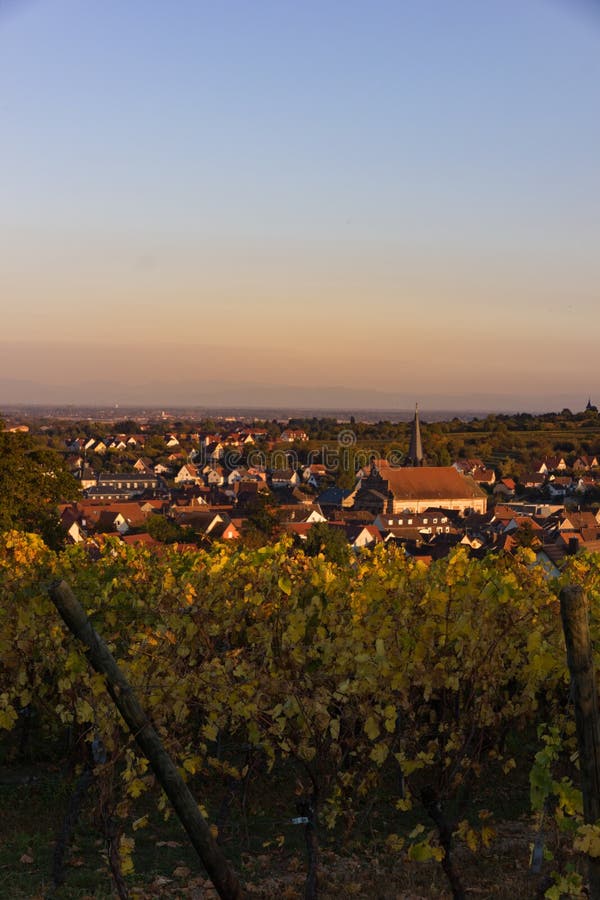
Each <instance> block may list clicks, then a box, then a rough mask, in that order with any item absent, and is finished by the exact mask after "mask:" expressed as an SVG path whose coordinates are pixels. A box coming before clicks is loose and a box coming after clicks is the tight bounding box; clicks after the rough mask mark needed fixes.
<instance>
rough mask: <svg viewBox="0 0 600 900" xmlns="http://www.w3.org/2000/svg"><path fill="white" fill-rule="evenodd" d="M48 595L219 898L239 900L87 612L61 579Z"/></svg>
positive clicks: (188, 795)
mask: <svg viewBox="0 0 600 900" xmlns="http://www.w3.org/2000/svg"><path fill="white" fill-rule="evenodd" d="M49 593H50V597H51V598H52V601H53V603H54V605H55V606H56V608H57V610H58V611H59V613H60V615H61V616H62V618H63V619H64V621H65V623H66V625H67V626H68V628H69V629H70V631H72V632H73V634H74V635H75V637H77V638H79V640H80V641H81V642H82V643H83V644H84V645H85V648H86V650H85V653H86V656H87V658H88V660H89V662H90V663H91V665H92V666H93V668H94V669H95V670H96V671H97V672H100V673H101V674H102V675H104V676H105V677H106V688H107V690H108V692H109V694H110V696H111V697H112V699H113V700H114V702H115V705H116V706H117V708H118V710H119V712H120V713H121V715H122V717H123V719H124V720H125V722H126V723H127V726H128V728H129V730H130V731H131V733H132V735H133V736H134V738H135V740H136V742H137V744H138V745H139V747H140V749H141V750H142V752H143V753H144V755H145V756H146V757H147V759H148V761H149V763H150V765H151V767H152V769H153V771H154V774H155V775H156V777H157V779H158V781H159V782H160V785H161V787H162V788H163V790H164V792H165V794H166V795H167V797H168V798H169V800H170V801H171V803H172V804H173V808H174V809H175V812H176V813H177V816H178V817H179V820H180V822H181V824H182V825H183V827H184V828H185V830H186V831H187V833H188V835H189V838H190V840H191V842H192V844H193V846H194V849H195V850H196V852H197V853H198V856H199V857H200V859H201V861H202V864H203V865H204V868H205V869H206V871H207V873H208V876H209V878H210V879H211V881H212V883H213V884H214V886H215V888H216V890H217V893H218V894H219V897H221V898H222V900H241V898H242V897H243V892H242V888H241V886H240V883H239V881H238V879H237V876H236V874H235V872H234V871H233V869H232V868H231V867H230V865H229V863H228V862H227V859H226V858H225V856H224V855H223V853H222V851H221V848H220V847H219V846H218V844H217V843H216V841H215V840H214V838H213V836H212V834H211V833H210V829H209V826H208V824H207V823H206V822H205V820H204V819H203V817H202V815H201V813H200V810H199V809H198V804H197V802H196V800H195V799H194V797H193V796H192V794H191V792H190V790H189V788H188V786H187V785H186V783H185V781H184V780H183V778H182V777H181V775H180V773H179V770H178V769H177V766H176V765H175V763H174V762H173V760H172V759H171V757H170V756H169V754H168V753H167V751H166V750H165V748H164V747H163V745H162V741H161V740H160V737H159V736H158V734H157V732H156V730H155V729H154V727H153V726H152V725H151V723H150V721H149V720H148V717H147V716H146V713H145V712H144V710H143V708H142V706H141V705H140V703H139V701H138V699H137V697H136V695H135V693H134V691H133V688H132V687H131V685H130V684H129V682H128V681H127V679H126V678H125V676H124V675H123V673H122V672H121V670H120V668H119V666H118V665H117V663H116V661H115V659H114V657H113V656H112V654H111V652H110V650H109V649H108V647H107V646H106V644H105V642H104V641H103V640H102V638H101V637H100V636H99V635H98V634H97V632H96V631H95V630H94V628H93V627H92V624H91V622H90V620H89V619H88V617H87V615H86V613H85V610H84V609H83V607H82V606H81V604H80V603H79V601H78V600H77V598H76V597H75V595H74V594H73V592H72V590H71V588H70V587H69V585H68V584H67V583H66V582H65V581H60V582H58V583H56V584H54V585H52V586H51V587H50V590H49Z"/></svg>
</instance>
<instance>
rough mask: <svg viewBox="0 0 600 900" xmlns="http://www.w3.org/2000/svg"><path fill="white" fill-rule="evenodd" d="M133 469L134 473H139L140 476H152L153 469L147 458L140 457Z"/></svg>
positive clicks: (150, 461)
mask: <svg viewBox="0 0 600 900" xmlns="http://www.w3.org/2000/svg"><path fill="white" fill-rule="evenodd" d="M133 468H134V470H135V471H136V472H141V474H142V475H153V474H154V468H153V466H152V460H151V459H149V458H148V457H147V456H140V457H139V459H137V460H136V461H135V462H134V464H133Z"/></svg>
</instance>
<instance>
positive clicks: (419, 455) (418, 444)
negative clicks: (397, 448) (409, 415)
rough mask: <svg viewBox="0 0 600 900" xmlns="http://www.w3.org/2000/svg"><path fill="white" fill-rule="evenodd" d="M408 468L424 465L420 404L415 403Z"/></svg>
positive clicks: (407, 459)
mask: <svg viewBox="0 0 600 900" xmlns="http://www.w3.org/2000/svg"><path fill="white" fill-rule="evenodd" d="M406 464H407V465H408V466H422V465H423V444H422V441H421V425H420V424H419V404H418V403H415V417H414V419H413V423H412V429H411V432H410V446H409V448H408V455H407V457H406Z"/></svg>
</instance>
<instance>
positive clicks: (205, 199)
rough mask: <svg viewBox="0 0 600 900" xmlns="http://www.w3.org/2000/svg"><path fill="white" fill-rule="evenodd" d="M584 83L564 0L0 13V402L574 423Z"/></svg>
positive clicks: (578, 389)
mask: <svg viewBox="0 0 600 900" xmlns="http://www.w3.org/2000/svg"><path fill="white" fill-rule="evenodd" d="M24 60H26V64H24ZM599 84H600V14H598V12H597V11H595V10H594V8H593V7H592V6H590V5H588V4H586V3H577V2H573V3H567V2H561V0H530V2H528V3H525V4H524V3H522V2H517V0H507V2H502V3H500V2H492V3H487V4H482V3H481V2H477V0H456V2H454V3H452V4H440V3H439V2H437V0H435V2H434V0H422V2H420V3H418V4H414V3H402V2H400V3H398V2H395V0H394V2H392V0H376V2H375V3H374V4H369V5H363V4H358V3H354V2H350V3H347V2H342V0H331V2H328V3H325V4H323V3H317V2H316V0H307V2H306V3H303V4H294V3H289V2H286V0H284V2H275V0H264V2H261V3H260V4H258V5H254V4H251V5H248V4H243V3H241V2H239V0H232V2H231V3H229V4H216V5H215V4H209V3H203V2H192V0H181V2H180V3H178V4H177V5H176V6H173V5H164V4H155V3H149V4H148V3H145V2H142V0H131V2H129V3H127V4H123V3H120V2H117V0H105V2H103V3H102V4H91V5H90V4H85V5H82V4H80V3H77V2H76V0H56V2H54V3H52V4H49V3H43V2H41V0H27V2H20V3H12V4H11V3H9V4H7V5H4V6H3V7H2V9H0V105H1V108H2V119H3V133H4V137H3V141H2V142H1V143H0V162H1V163H2V166H1V168H0V171H1V172H2V175H0V188H1V195H0V196H1V197H2V202H1V204H0V296H1V297H2V323H1V330H0V403H3V402H4V403H7V402H16V403H20V402H30V403H31V402H45V398H48V397H52V398H56V400H52V401H51V402H58V401H60V402H66V403H68V402H82V401H83V402H87V403H106V402H114V403H117V402H119V403H126V402H129V400H133V401H134V402H135V403H138V402H146V403H150V402H153V403H156V404H158V405H160V404H162V403H168V404H177V403H183V404H187V403H188V402H189V399H190V398H192V397H194V396H196V395H197V394H198V392H199V391H200V392H201V393H202V396H201V399H200V402H201V403H206V402H213V400H214V402H216V404H217V405H218V404H221V403H226V404H227V405H229V403H230V402H231V401H233V402H235V399H236V397H239V398H241V400H242V401H243V404H248V403H252V404H254V405H259V406H260V405H265V404H268V405H272V404H273V402H275V401H276V402H277V403H278V404H281V405H283V406H289V405H297V404H298V403H301V404H302V405H307V404H308V405H310V406H313V405H317V404H316V401H319V399H320V400H321V402H320V403H318V405H319V406H323V404H325V405H331V406H333V407H337V406H340V405H341V406H344V405H345V406H356V405H359V406H362V405H371V404H370V402H369V398H371V399H372V405H376V406H383V407H384V408H390V409H393V408H396V406H398V405H402V404H404V405H408V406H410V405H411V404H412V403H414V401H415V400H420V402H422V403H428V402H431V403H434V404H435V406H436V408H440V407H442V408H446V407H447V408H449V409H454V408H456V407H457V405H458V406H463V405H464V406H467V407H469V406H473V405H475V406H477V407H479V406H480V405H481V403H482V399H483V400H485V398H488V401H489V404H491V408H495V409H506V408H508V409H516V408H520V407H524V408H528V409H536V410H541V409H555V408H557V407H558V406H559V405H560V406H569V407H573V408H576V409H580V408H582V407H583V406H584V405H585V402H586V400H587V397H588V396H591V397H592V400H593V401H596V400H600V373H599V372H598V369H597V366H596V354H597V344H598V341H597V337H598V330H599V325H600V312H599V308H600V307H599V302H598V301H599V300H600V297H599V295H598V293H599V285H600V253H598V247H599V246H600V215H599V213H598V210H599V209H600V160H599V157H598V147H599V146H600V116H599V115H598V109H599V92H598V85H599ZM207 394H210V395H211V396H207ZM211 397H212V400H211ZM215 398H216V399H215ZM428 398H429V399H428ZM558 398H562V399H560V400H559V399H558ZM486 407H487V404H486V406H484V408H486Z"/></svg>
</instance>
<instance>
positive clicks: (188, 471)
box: [173, 463, 204, 484]
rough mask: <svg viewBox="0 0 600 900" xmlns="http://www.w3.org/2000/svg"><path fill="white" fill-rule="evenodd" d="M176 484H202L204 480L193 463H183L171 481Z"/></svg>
mask: <svg viewBox="0 0 600 900" xmlns="http://www.w3.org/2000/svg"><path fill="white" fill-rule="evenodd" d="M173 480H174V481H175V483H176V484H204V479H203V478H202V475H201V474H200V472H199V470H198V469H197V468H196V466H195V465H194V464H193V463H185V464H184V465H183V466H182V467H181V468H180V470H179V471H178V473H177V475H176V476H175V478H174V479H173Z"/></svg>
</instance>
